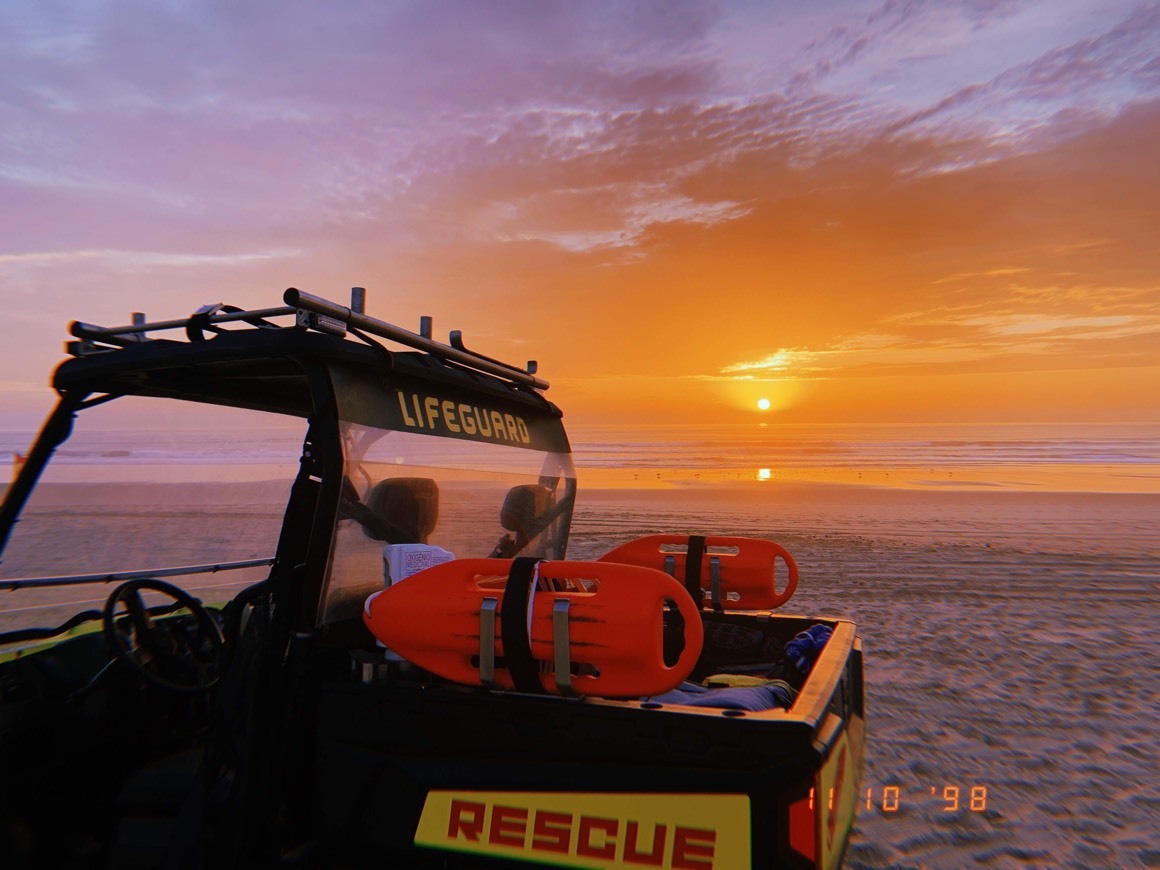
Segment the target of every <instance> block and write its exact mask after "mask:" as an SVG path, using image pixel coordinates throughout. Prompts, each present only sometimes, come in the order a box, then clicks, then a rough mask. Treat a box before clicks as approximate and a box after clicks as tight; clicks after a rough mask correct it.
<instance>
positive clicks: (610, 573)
mask: <svg viewBox="0 0 1160 870" xmlns="http://www.w3.org/2000/svg"><path fill="white" fill-rule="evenodd" d="M511 567H512V560H511V559H456V560H454V561H451V562H446V563H444V564H442V565H436V566H434V567H432V568H428V569H427V570H425V571H420V572H419V573H417V574H413V575H411V576H410V577H408V578H407V579H406V580H405V581H403V582H401V583H396V584H394V585H392V586H391V587H389V588H387V589H385V590H383V591H382V592H377V593H375V594H374V595H372V596H371V597H370V598H368V599H367V603H366V608H365V609H364V611H363V621H364V622H365V623H366V625H367V628H369V629H370V631H371V633H372V634H374V636H375V637H376V638H378V639H379V640H380V641H381V642H382V643H384V644H386V646H387V647H389V648H390V649H391V650H392V651H393V652H396V653H398V654H399V655H401V656H403V657H404V658H406V659H407V660H409V661H411V662H414V663H415V664H417V665H419V666H420V667H422V668H425V669H426V670H429V671H431V672H432V673H434V674H438V675H439V676H441V677H444V678H446V679H449V680H454V681H456V682H459V683H466V684H468V685H483V680H482V679H481V676H480V626H481V611H482V610H484V603H485V600H486V599H489V598H490V599H493V600H494V601H495V604H496V606H497V609H498V616H499V620H503V619H504V618H506V615H505V614H504V611H503V595H504V587H505V584H506V582H507V577H508V574H509V573H510V571H511ZM537 570H538V573H537V581H536V583H535V584H534V586H535V592H534V595H533V596H532V598H531V604H530V608H529V609H530V611H531V627H530V631H529V639H530V646H531V652H532V658H533V659H534V660H535V661H536V662H537V663H539V665H540V674H539V678H540V682H541V685H542V686H543V688H544V690H545V691H548V692H558V691H559V689H558V687H557V680H556V676H555V674H554V672H553V667H552V666H553V663H554V661H555V656H556V647H555V628H554V625H555V619H556V617H555V616H554V613H553V611H554V608H555V606H556V602H557V601H560V600H567V602H568V616H567V631H568V658H569V660H570V661H571V662H572V663H573V665H574V666H578V667H574V668H573V671H572V675H571V689H570V691H572V692H573V693H575V694H578V695H599V696H602V697H606V698H639V697H644V696H646V695H659V694H661V693H663V692H667V691H669V690H670V689H672V688H674V687H675V686H677V685H679V684H680V683H681V681H682V680H684V679H685V678H686V677H687V676H688V675H689V673H690V672H691V671H692V669H693V666H694V665H695V664H696V662H697V658H698V656H700V654H701V645H702V641H703V638H704V629H703V628H702V625H701V617H700V613H699V612H698V609H697V607H696V605H694V604H693V600H692V598H690V597H689V594H688V593H687V592H686V591H685V589H684V587H683V586H681V584H680V583H678V582H677V581H676V580H674V579H673V578H672V577H670V576H668V575H667V574H665V573H664V572H663V571H657V570H654V569H651V568H646V567H642V566H638V565H625V564H617V563H610V562H574V561H554V562H550V561H545V562H540V563H539V565H538V566H537ZM666 602H674V603H675V604H676V606H677V609H678V611H679V612H680V614H681V616H682V617H683V619H684V641H685V643H684V649H683V650H681V653H680V655H679V657H678V660H677V662H676V663H675V664H674V665H672V666H671V667H670V666H668V665H666V664H665V661H664V607H665V604H666ZM513 616H517V618H522V619H527V614H526V613H525V614H520V615H515V614H513ZM495 655H496V656H497V658H498V657H502V656H503V641H502V638H501V633H500V631H499V629H498V627H497V629H496V631H495ZM494 685H496V686H497V687H500V688H507V689H510V688H512V687H513V685H514V684H513V681H512V678H511V675H510V674H509V673H508V672H507V671H506V670H505V669H504V668H503V666H502V663H499V664H497V666H496V668H495V674H494Z"/></svg>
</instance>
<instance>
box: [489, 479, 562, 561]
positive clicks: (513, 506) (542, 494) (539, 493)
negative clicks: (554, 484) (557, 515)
mask: <svg viewBox="0 0 1160 870" xmlns="http://www.w3.org/2000/svg"><path fill="white" fill-rule="evenodd" d="M555 506H556V499H555V496H554V495H553V493H552V490H550V489H549V488H548V487H546V486H544V485H543V484H539V483H527V484H522V485H520V486H513V487H512V488H511V489H510V490H508V494H507V497H506V498H505V499H504V500H503V507H502V508H500V511H499V524H500V525H501V526H503V528H505V529H506V530H507V531H509V532H513V533H514V536H513V535H505V536H504V538H503V539H502V540H501V541H500V542H499V544H498V545H496V553H494V554H493V555H496V556H498V557H500V558H508V557H510V556H513V555H515V554H516V553H519V552H520V551H521V550H523V549H524V547H526V546H527V545H528V543H529V542H530V541H531V540H532V539H533V538H535V537H536V535H538V534H540V532H542V531H543V530H544V528H545V527H546V526H547V524H548V523H547V518H548V516H549V514H550V512H551V510H552V508H554V507H555ZM500 551H503V552H500Z"/></svg>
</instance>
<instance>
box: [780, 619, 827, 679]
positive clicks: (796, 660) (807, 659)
mask: <svg viewBox="0 0 1160 870" xmlns="http://www.w3.org/2000/svg"><path fill="white" fill-rule="evenodd" d="M833 633H834V630H833V629H832V628H830V627H829V626H828V625H822V624H820V623H819V624H818V625H811V626H810V627H809V628H807V629H806V630H805V631H802V632H799V633H798V635H797V636H796V637H795V638H794V639H793V640H791V641H790V642H789V643H787V644H786V645H785V660H786V661H787V662H789V663H790V664H791V665H793V667H794V668H796V669H797V671H798V673H802V674H808V673H809V672H810V669H811V668H812V667H813V666H814V662H816V661H817V660H818V656H819V655H821V652H822V649H823V648H824V647H825V645H826V641H828V640H829V639H830V635H831V634H833Z"/></svg>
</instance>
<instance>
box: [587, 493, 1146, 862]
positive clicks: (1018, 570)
mask: <svg viewBox="0 0 1160 870" xmlns="http://www.w3.org/2000/svg"><path fill="white" fill-rule="evenodd" d="M1157 528H1160V496H1157V495H1128V494H1102V493H1096V494H1091V493H1031V492H958V491H939V492H916V491H911V490H897V489H887V488H879V487H850V486H826V485H814V486H811V485H806V484H797V485H794V484H788V485H784V486H772V487H770V486H765V485H763V484H752V485H750V486H748V487H709V486H706V487H700V488H696V487H672V488H668V489H651V490H646V491H639V490H638V491H624V490H603V491H602V490H597V491H589V492H587V493H585V494H584V497H583V500H582V501H581V503H580V506H579V507H578V509H577V514H576V521H575V523H574V533H573V543H572V547H571V554H572V555H573V556H574V557H577V558H582V557H585V556H589V555H595V554H597V553H599V552H602V551H603V550H604V549H606V548H607V547H608V546H609V545H610V544H611V543H612V542H613V541H616V540H623V539H624V538H629V537H634V536H636V535H643V534H650V533H656V532H662V531H669V532H673V531H687V532H700V533H710V534H711V533H716V534H741V535H750V536H754V537H767V538H773V539H775V540H778V541H780V542H781V543H782V544H784V545H785V546H786V547H788V549H789V550H790V551H791V552H792V553H793V554H794V555H795V558H796V560H797V562H798V564H799V566H800V568H801V578H802V579H801V585H800V586H799V589H798V592H797V594H796V595H795V597H794V599H793V600H792V601H790V602H789V603H788V604H787V605H786V607H785V609H787V610H789V611H791V612H801V613H810V614H832V615H843V616H849V617H852V618H853V619H855V620H856V622H857V624H858V629H859V633H860V634H861V636H862V638H863V643H864V646H865V651H866V696H867V698H866V702H867V707H868V722H867V727H868V748H867V760H866V769H865V773H864V778H863V783H862V795H863V802H862V805H861V807H860V808H859V815H858V821H857V825H856V829H855V834H854V837H853V839H852V841H851V846H850V850H849V852H848V854H847V861H846V866H847V867H852V868H887V867H889V868H906V867H923V868H925V867H934V868H943V867H975V866H982V867H1004V868H1006V867H1076V868H1093V867H1157V866H1160V834H1158V833H1157V832H1158V831H1160V788H1158V786H1157V780H1158V774H1160V762H1158V760H1157V759H1158V757H1160V752H1158V750H1160V737H1158V731H1157V728H1156V711H1157V708H1158V704H1160V675H1158V671H1157V668H1156V666H1155V662H1156V660H1157V652H1158V649H1160V641H1158V638H1157V635H1156V631H1155V625H1156V617H1157V606H1156V602H1157V600H1158V597H1160V538H1158V537H1157V534H1156V529H1157ZM955 789H957V800H955V799H954V798H955V797H956V792H955ZM972 789H974V790H975V791H974V792H973V795H974V797H975V798H976V801H975V806H976V808H978V811H972V809H971V806H970V804H971V797H972ZM979 789H986V792H985V798H984V799H982V800H980V798H983V792H981V791H979ZM867 800H868V801H869V807H867Z"/></svg>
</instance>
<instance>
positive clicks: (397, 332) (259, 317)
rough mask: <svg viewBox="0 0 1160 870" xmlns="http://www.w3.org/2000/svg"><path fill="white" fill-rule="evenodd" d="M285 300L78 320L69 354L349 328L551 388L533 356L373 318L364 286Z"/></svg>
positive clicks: (425, 322)
mask: <svg viewBox="0 0 1160 870" xmlns="http://www.w3.org/2000/svg"><path fill="white" fill-rule="evenodd" d="M282 298H283V301H284V302H285V303H286V304H285V305H284V306H281V307H278V308H259V309H254V310H252V311H243V310H242V309H240V308H235V307H234V306H231V305H223V304H221V303H217V304H214V305H203V306H202V307H201V308H199V309H198V310H197V311H195V312H194V313H193V314H191V315H190V316H189V317H186V318H183V319H178V320H160V321H155V322H153V323H148V322H146V320H145V315H144V314H141V313H139V312H134V313H133V314H132V315H131V316H132V323H131V324H129V325H127V326H112V327H106V326H95V325H93V324H91V323H82V322H81V321H79V320H75V321H73V322H72V323H71V324H69V334H70V335H72V336H73V337H75V338H77V339H80V340H79V341H70V342H67V343H66V344H65V352H66V353H68V354H71V355H72V356H76V357H85V356H92V355H94V354H98V353H105V352H108V351H112V350H116V349H118V348H125V347H131V346H133V345H138V344H142V343H144V342H149V341H153V340H154V339H152V338H149V337H148V333H150V332H158V331H161V330H167V329H184V330H185V333H186V335H187V336H188V337H189V339H190V340H191V341H198V340H201V339H202V338H204V333H205V332H224V331H226V330H223V329H222V328H221V326H220V325H221V324H226V323H237V322H242V323H245V324H248V325H249V326H251V327H254V328H255V329H293V328H297V329H310V330H314V331H316V332H322V333H326V334H328V335H335V336H339V337H345V336H346V334H347V333H348V332H351V333H354V334H356V335H357V334H359V333H367V334H369V335H374V336H377V337H379V338H385V339H389V340H390V341H393V342H395V343H396V344H402V345H405V346H407V347H413V348H415V349H416V350H421V351H424V352H426V353H429V354H431V355H432V356H434V357H438V358H439V359H442V360H446V361H448V362H452V363H456V364H458V365H461V366H465V367H466V368H470V369H473V370H475V371H479V372H484V373H486V374H489V375H494V376H495V377H498V378H502V379H504V380H507V381H512V382H514V383H518V384H522V385H524V386H528V387H532V388H533V389H537V390H546V389H548V382H547V381H545V380H544V379H543V378H540V377H537V376H536V369H537V365H536V361H535V360H529V361H528V364H527V367H526V368H520V367H518V366H515V365H511V364H510V363H505V362H501V361H500V360H497V359H493V358H491V357H489V356H484V355H483V354H481V353H477V352H476V351H473V350H470V349H468V348H467V346H466V345H465V344H464V343H463V334H462V332H460V330H458V329H456V330H452V332H451V335H450V344H443V343H442V342H438V341H435V340H433V339H432V338H431V323H432V322H431V318H430V317H423V318H421V320H420V325H419V332H417V333H415V332H411V331H410V330H407V329H403V328H402V327H399V326H395V325H394V324H391V323H387V322H386V321H383V320H378V319H376V318H374V317H370V316H368V315H367V314H366V313H365V305H366V290H365V289H363V288H362V287H352V288H351V303H350V306H349V307H347V306H344V305H339V304H338V303H335V302H330V301H329V300H326V299H323V298H321V297H320V296H314V295H312V294H310V293H306V292H304V291H302V290H298V289H297V288H295V287H291V288H289V289H288V290H287V291H286V292H285V293H284V294H283V295H282ZM290 315H293V316H294V325H293V326H279V325H278V324H275V323H271V322H270V321H269V320H267V318H271V317H283V316H290Z"/></svg>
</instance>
